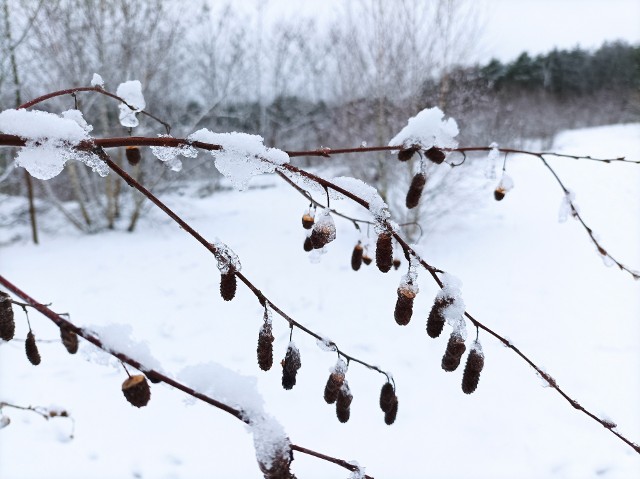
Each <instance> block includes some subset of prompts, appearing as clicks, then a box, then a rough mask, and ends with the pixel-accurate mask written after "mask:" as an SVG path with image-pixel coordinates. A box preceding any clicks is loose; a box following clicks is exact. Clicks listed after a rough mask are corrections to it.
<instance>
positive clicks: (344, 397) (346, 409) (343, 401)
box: [336, 380, 353, 423]
mask: <svg viewBox="0 0 640 479" xmlns="http://www.w3.org/2000/svg"><path fill="white" fill-rule="evenodd" d="M351 401H353V395H352V394H351V390H350V389H349V384H347V381H346V380H345V381H344V383H343V384H342V387H341V388H340V389H339V390H338V397H337V398H336V416H338V421H340V422H341V423H345V422H347V421H348V420H349V418H350V417H351Z"/></svg>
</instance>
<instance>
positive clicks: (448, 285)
mask: <svg viewBox="0 0 640 479" xmlns="http://www.w3.org/2000/svg"><path fill="white" fill-rule="evenodd" d="M440 279H441V281H442V289H441V290H440V291H439V292H438V294H437V298H443V299H445V298H448V299H449V300H451V303H450V304H449V305H447V306H446V307H445V308H444V309H443V310H442V315H443V316H444V318H445V320H446V321H447V323H448V324H449V326H451V327H452V328H453V330H454V331H456V332H457V333H458V334H459V335H460V336H461V337H462V338H463V339H465V338H466V337H467V331H466V323H465V320H464V311H465V304H464V300H463V299H462V291H461V289H462V281H460V280H459V279H458V278H456V277H455V276H453V275H451V274H449V273H443V274H442V275H441V276H440Z"/></svg>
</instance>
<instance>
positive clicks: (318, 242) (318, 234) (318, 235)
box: [310, 225, 332, 249]
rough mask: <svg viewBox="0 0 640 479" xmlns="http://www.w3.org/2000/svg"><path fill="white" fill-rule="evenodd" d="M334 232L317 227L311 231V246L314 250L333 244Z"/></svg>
mask: <svg viewBox="0 0 640 479" xmlns="http://www.w3.org/2000/svg"><path fill="white" fill-rule="evenodd" d="M331 236H332V230H331V228H329V227H327V226H326V225H325V226H317V225H316V227H314V228H313V229H312V230H311V236H310V238H311V244H313V249H321V248H322V247H323V246H325V245H327V244H329V243H330V242H331Z"/></svg>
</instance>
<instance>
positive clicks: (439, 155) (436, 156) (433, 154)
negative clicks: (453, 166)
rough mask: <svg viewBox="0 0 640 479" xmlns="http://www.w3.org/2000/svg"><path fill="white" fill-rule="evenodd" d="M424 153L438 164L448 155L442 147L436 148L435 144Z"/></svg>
mask: <svg viewBox="0 0 640 479" xmlns="http://www.w3.org/2000/svg"><path fill="white" fill-rule="evenodd" d="M424 154H425V155H426V157H427V158H429V159H430V160H431V161H433V162H434V163H435V164H436V165H439V164H440V163H442V162H443V161H444V159H445V157H446V155H445V154H444V151H442V150H441V149H440V148H436V147H435V146H432V147H431V148H429V149H428V150H427V151H425V152H424Z"/></svg>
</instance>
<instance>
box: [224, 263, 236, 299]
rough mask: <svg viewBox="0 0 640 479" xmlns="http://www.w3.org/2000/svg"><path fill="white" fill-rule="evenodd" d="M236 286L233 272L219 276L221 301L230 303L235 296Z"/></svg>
mask: <svg viewBox="0 0 640 479" xmlns="http://www.w3.org/2000/svg"><path fill="white" fill-rule="evenodd" d="M237 285H238V283H237V281H236V275H235V270H233V269H230V270H229V271H228V272H227V273H223V274H222V275H221V276H220V296H222V299H224V300H225V301H231V300H232V299H233V297H234V296H235V295H236V287H237Z"/></svg>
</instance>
